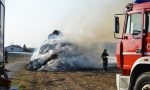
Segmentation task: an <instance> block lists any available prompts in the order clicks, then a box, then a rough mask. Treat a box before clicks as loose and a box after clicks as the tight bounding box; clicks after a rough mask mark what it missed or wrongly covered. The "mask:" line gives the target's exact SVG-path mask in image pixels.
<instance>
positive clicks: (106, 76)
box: [8, 57, 120, 90]
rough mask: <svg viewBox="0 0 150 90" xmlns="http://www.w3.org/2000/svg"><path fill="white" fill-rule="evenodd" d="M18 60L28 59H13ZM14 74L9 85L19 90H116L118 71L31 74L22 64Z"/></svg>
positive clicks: (25, 58) (26, 58) (24, 58)
mask: <svg viewBox="0 0 150 90" xmlns="http://www.w3.org/2000/svg"><path fill="white" fill-rule="evenodd" d="M9 59H12V58H9ZM18 59H19V60H21V61H26V60H29V57H17V58H13V60H14V61H17V62H18ZM11 61H12V60H11ZM12 63H15V62H12ZM12 63H11V64H12ZM8 65H9V64H8ZM14 73H15V76H14V77H13V78H11V81H12V83H11V85H12V86H18V87H19V88H20V89H21V90H116V82H115V75H116V73H120V71H119V70H116V69H111V70H110V69H109V71H108V72H107V73H104V72H102V70H90V71H87V70H86V71H83V70H82V71H68V72H33V71H29V70H27V69H26V68H25V64H24V65H21V67H19V69H18V70H17V71H15V72H14Z"/></svg>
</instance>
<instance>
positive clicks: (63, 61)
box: [27, 30, 100, 71]
mask: <svg viewBox="0 0 150 90" xmlns="http://www.w3.org/2000/svg"><path fill="white" fill-rule="evenodd" d="M99 66H100V65H99V64H98V63H97V62H95V61H94V60H91V59H90V57H88V56H87V55H85V54H84V53H81V52H80V50H79V49H78V47H77V46H76V45H74V44H73V43H71V42H70V41H69V40H68V39H67V38H66V37H65V36H63V34H62V33H61V32H59V31H57V30H55V31H54V32H53V33H52V34H50V35H49V37H48V39H47V40H46V41H45V42H44V43H43V44H42V45H41V46H40V48H38V49H37V50H36V51H35V52H34V54H33V56H32V57H31V60H30V63H29V64H28V65H27V68H28V69H30V70H44V71H65V70H79V69H96V68H99Z"/></svg>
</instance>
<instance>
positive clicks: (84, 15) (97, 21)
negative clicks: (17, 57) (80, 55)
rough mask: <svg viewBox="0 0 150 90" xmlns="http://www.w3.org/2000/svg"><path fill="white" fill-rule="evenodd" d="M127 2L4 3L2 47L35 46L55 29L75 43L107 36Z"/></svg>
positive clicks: (45, 0) (30, 0) (26, 0)
mask: <svg viewBox="0 0 150 90" xmlns="http://www.w3.org/2000/svg"><path fill="white" fill-rule="evenodd" d="M129 1H130V2H131V0H6V4H5V5H6V24H5V27H6V28H5V46H8V45H11V44H18V45H23V44H27V46H30V47H35V46H39V45H40V44H41V43H42V42H43V41H44V40H45V39H47V37H48V35H49V34H50V33H51V32H52V31H53V30H55V29H58V30H61V31H62V32H64V33H65V34H66V35H68V36H69V35H70V36H71V37H72V38H73V37H78V38H77V39H78V40H79V39H81V41H82V36H83V38H91V39H95V38H98V37H99V36H104V35H105V36H107V35H110V36H108V37H105V38H101V39H99V41H103V40H105V39H106V40H109V39H110V41H113V39H112V38H113V37H111V34H112V36H113V33H112V32H113V25H114V24H113V15H114V14H115V13H122V12H123V11H124V10H125V9H124V7H125V5H126V4H127V3H129Z"/></svg>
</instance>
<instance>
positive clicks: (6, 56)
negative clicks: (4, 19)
mask: <svg viewBox="0 0 150 90" xmlns="http://www.w3.org/2000/svg"><path fill="white" fill-rule="evenodd" d="M4 55H5V63H8V52H7V50H5V52H4Z"/></svg>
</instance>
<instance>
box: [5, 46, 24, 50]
mask: <svg viewBox="0 0 150 90" xmlns="http://www.w3.org/2000/svg"><path fill="white" fill-rule="evenodd" d="M8 47H16V48H20V49H23V48H22V47H21V46H20V45H10V46H7V47H5V48H8Z"/></svg>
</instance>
